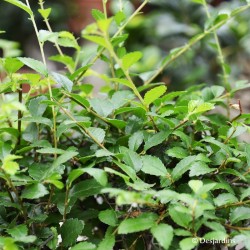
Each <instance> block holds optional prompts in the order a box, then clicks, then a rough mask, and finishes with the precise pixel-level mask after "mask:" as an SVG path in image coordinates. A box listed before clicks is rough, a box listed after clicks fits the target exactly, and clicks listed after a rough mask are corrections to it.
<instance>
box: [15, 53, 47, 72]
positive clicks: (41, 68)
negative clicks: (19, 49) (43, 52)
mask: <svg viewBox="0 0 250 250" xmlns="http://www.w3.org/2000/svg"><path fill="white" fill-rule="evenodd" d="M18 60H19V61H20V62H22V63H23V64H25V65H26V66H28V67H29V68H31V69H33V70H35V71H36V72H38V73H40V74H42V75H44V76H48V70H47V68H46V66H45V65H44V64H43V63H42V62H40V61H37V60H35V59H32V58H28V57H18Z"/></svg>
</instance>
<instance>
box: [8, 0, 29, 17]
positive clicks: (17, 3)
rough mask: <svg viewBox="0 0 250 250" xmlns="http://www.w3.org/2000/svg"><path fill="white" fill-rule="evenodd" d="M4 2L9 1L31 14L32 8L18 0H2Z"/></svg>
mask: <svg viewBox="0 0 250 250" xmlns="http://www.w3.org/2000/svg"><path fill="white" fill-rule="evenodd" d="M4 1H5V2H8V3H11V4H13V5H15V6H17V7H19V8H20V9H23V10H24V11H26V12H27V13H28V14H29V15H30V16H32V15H33V12H32V10H31V9H30V8H29V7H28V6H27V5H26V4H24V3H23V2H21V1H18V0H4Z"/></svg>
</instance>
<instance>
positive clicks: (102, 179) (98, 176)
mask: <svg viewBox="0 0 250 250" xmlns="http://www.w3.org/2000/svg"><path fill="white" fill-rule="evenodd" d="M83 170H84V171H85V172H86V173H88V174H89V175H91V176H92V177H94V179H95V180H96V181H97V182H98V183H100V184H101V185H102V186H106V185H107V183H108V177H107V174H106V172H105V171H104V170H102V169H98V168H84V169H83Z"/></svg>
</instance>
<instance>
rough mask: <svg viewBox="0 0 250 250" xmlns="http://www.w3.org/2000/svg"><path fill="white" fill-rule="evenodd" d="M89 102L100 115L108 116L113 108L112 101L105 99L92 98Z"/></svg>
mask: <svg viewBox="0 0 250 250" xmlns="http://www.w3.org/2000/svg"><path fill="white" fill-rule="evenodd" d="M89 102H90V104H91V106H92V108H93V109H94V110H95V111H96V113H98V114H99V115H101V116H102V117H107V116H109V115H110V114H111V113H112V112H113V110H114V106H113V104H112V102H111V101H110V100H107V99H100V98H93V99H91V100H90V101H89Z"/></svg>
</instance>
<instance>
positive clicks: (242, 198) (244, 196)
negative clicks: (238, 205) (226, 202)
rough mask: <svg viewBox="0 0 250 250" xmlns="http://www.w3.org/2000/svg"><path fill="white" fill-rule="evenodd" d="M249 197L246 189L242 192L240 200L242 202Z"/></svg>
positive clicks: (248, 190) (248, 191) (249, 194)
mask: <svg viewBox="0 0 250 250" xmlns="http://www.w3.org/2000/svg"><path fill="white" fill-rule="evenodd" d="M249 196H250V187H249V188H246V189H245V190H244V191H242V194H241V196H240V200H241V201H243V200H244V199H245V198H247V197H249Z"/></svg>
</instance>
